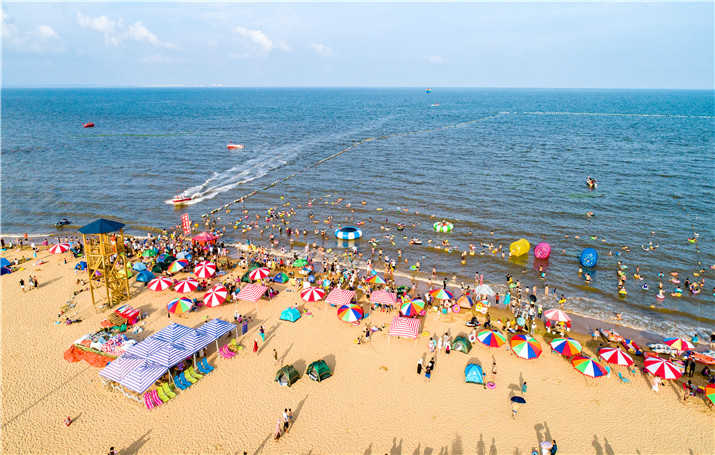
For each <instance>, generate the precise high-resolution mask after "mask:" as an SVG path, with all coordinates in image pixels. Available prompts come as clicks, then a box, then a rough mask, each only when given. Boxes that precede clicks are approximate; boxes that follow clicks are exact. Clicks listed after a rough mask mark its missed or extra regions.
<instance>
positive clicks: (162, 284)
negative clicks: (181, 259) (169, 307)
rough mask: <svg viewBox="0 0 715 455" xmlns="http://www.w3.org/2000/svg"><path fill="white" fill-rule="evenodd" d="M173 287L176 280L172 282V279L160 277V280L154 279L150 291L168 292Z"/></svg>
mask: <svg viewBox="0 0 715 455" xmlns="http://www.w3.org/2000/svg"><path fill="white" fill-rule="evenodd" d="M173 285H174V280H172V279H171V278H167V277H165V276H160V277H158V278H154V279H153V280H151V281H150V282H149V284H148V286H149V289H151V290H152V291H166V290H167V289H169V288H170V287H172V286H173Z"/></svg>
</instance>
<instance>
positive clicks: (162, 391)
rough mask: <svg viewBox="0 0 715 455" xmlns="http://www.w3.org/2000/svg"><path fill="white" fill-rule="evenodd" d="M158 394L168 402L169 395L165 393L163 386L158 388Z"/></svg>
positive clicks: (162, 399)
mask: <svg viewBox="0 0 715 455" xmlns="http://www.w3.org/2000/svg"><path fill="white" fill-rule="evenodd" d="M156 395H157V396H158V397H159V399H160V400H161V401H163V402H164V403H166V402H168V401H169V397H167V396H166V394H165V393H164V390H163V389H162V388H158V389H156Z"/></svg>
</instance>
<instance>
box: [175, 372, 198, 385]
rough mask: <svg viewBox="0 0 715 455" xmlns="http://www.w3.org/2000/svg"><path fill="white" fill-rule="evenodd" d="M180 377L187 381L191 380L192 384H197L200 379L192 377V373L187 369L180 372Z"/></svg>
mask: <svg viewBox="0 0 715 455" xmlns="http://www.w3.org/2000/svg"><path fill="white" fill-rule="evenodd" d="M179 377H180V378H181V379H184V380H185V381H188V382H190V383H191V384H196V382H197V381H198V379H194V378H192V377H191V375H190V374H188V372H187V371H182V372H181V373H179Z"/></svg>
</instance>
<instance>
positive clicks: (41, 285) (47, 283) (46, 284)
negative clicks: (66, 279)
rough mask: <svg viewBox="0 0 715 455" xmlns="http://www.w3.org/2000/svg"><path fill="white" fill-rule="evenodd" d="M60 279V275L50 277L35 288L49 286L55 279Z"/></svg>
mask: <svg viewBox="0 0 715 455" xmlns="http://www.w3.org/2000/svg"><path fill="white" fill-rule="evenodd" d="M61 279H62V277H57V278H52V279H51V280H49V281H46V282H44V283H40V285H39V286H37V289H40V288H44V287H45V286H49V285H50V284H52V283H54V282H55V281H59V280H61Z"/></svg>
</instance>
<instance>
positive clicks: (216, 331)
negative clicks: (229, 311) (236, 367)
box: [196, 319, 238, 351]
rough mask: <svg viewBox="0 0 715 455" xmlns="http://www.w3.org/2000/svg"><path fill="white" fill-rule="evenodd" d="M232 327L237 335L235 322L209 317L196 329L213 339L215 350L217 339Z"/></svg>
mask: <svg viewBox="0 0 715 455" xmlns="http://www.w3.org/2000/svg"><path fill="white" fill-rule="evenodd" d="M234 329H236V336H238V327H237V326H236V324H231V323H230V322H226V321H224V320H223V319H211V320H210V321H208V322H207V323H206V324H204V325H202V326H201V327H199V328H197V329H196V331H197V332H199V333H200V334H202V335H205V336H207V337H208V338H210V339H211V340H212V341H215V342H216V351H218V339H219V338H221V337H222V336H224V335H226V334H227V333H229V332H230V331H231V330H234Z"/></svg>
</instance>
